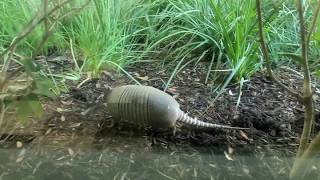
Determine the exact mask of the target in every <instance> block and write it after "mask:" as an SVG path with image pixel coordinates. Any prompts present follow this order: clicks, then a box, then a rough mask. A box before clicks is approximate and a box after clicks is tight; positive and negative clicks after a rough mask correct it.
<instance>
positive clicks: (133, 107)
mask: <svg viewBox="0 0 320 180" xmlns="http://www.w3.org/2000/svg"><path fill="white" fill-rule="evenodd" d="M106 103H107V107H108V110H109V112H110V114H111V115H112V116H113V117H115V118H119V119H126V120H130V121H132V122H134V123H137V124H138V125H142V126H153V127H159V128H168V127H174V126H175V123H176V121H177V119H178V117H179V115H180V112H181V110H180V108H179V104H178V102H176V100H175V99H174V98H173V97H171V96H170V95H168V94H167V93H165V92H163V91H161V90H159V89H156V88H154V87H150V86H142V85H125V86H119V87H116V88H114V89H112V90H111V92H110V93H109V94H108V95H107V97H106Z"/></svg>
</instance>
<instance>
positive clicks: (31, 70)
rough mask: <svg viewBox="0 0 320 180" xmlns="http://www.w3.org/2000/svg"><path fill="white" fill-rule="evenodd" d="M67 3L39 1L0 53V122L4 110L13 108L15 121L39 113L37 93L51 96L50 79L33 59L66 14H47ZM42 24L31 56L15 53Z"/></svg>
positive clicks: (51, 85)
mask: <svg viewBox="0 0 320 180" xmlns="http://www.w3.org/2000/svg"><path fill="white" fill-rule="evenodd" d="M69 2H71V0H65V1H62V2H60V3H56V2H54V1H49V0H44V1H42V3H41V7H40V8H39V9H38V11H37V12H36V13H35V14H34V15H33V16H32V18H31V20H30V21H29V22H28V23H27V24H26V25H25V27H24V28H23V29H22V30H21V31H20V32H19V33H18V34H17V35H16V36H15V37H14V38H13V40H12V41H11V42H10V43H9V45H8V47H7V48H4V49H3V52H2V53H1V54H0V60H1V61H0V66H1V71H0V106H1V113H0V114H1V116H0V117H1V119H0V122H3V118H4V115H5V111H7V110H14V111H15V112H16V114H17V119H18V120H24V119H26V118H28V117H29V116H30V115H34V116H36V117H39V116H41V114H42V107H41V104H40V101H39V96H47V97H54V94H53V92H52V91H51V89H53V88H54V86H53V84H52V82H51V81H50V79H49V78H47V77H46V76H43V75H41V73H39V72H40V69H39V66H37V65H36V64H35V62H34V61H33V60H34V58H35V57H36V56H37V55H38V53H39V52H40V50H41V49H42V47H43V46H44V45H45V42H46V41H47V40H48V39H49V36H50V35H51V34H52V32H53V31H54V26H55V25H56V24H57V23H58V22H59V20H60V19H61V18H63V17H65V16H66V14H61V16H58V17H55V20H54V21H50V17H51V16H52V15H53V14H54V13H57V12H58V11H59V10H61V9H62V7H63V6H65V5H66V4H68V3H69ZM77 10H78V9H77ZM73 11H74V9H70V10H69V13H70V12H73ZM41 24H43V29H44V31H43V33H42V34H41V36H40V37H41V39H40V40H39V42H38V43H37V44H36V45H35V48H34V49H33V50H32V53H31V56H20V55H18V54H17V53H16V51H17V49H18V48H19V46H20V45H22V46H23V45H24V40H25V39H26V38H27V37H28V36H29V35H31V34H32V33H33V32H34V31H35V30H36V29H37V28H38V27H39V26H40V25H41ZM12 67H15V69H14V70H13V69H12ZM21 82H24V83H21ZM0 125H1V124H0Z"/></svg>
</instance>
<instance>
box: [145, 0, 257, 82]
mask: <svg viewBox="0 0 320 180" xmlns="http://www.w3.org/2000/svg"><path fill="white" fill-rule="evenodd" d="M161 15H162V16H161ZM161 15H158V16H154V17H155V18H158V19H167V21H166V22H165V24H164V25H162V27H161V28H160V29H159V30H158V31H157V34H158V37H157V38H154V39H155V40H154V41H153V42H152V43H150V46H149V49H148V50H152V49H157V48H159V46H160V45H163V44H167V46H166V48H167V49H169V54H170V56H172V57H174V58H171V59H170V61H169V62H168V64H169V65H174V66H176V68H175V69H174V71H173V73H172V74H173V76H174V74H176V73H178V72H179V71H180V70H181V69H183V67H184V66H186V65H187V64H190V63H195V64H196V63H197V62H199V61H201V60H205V61H209V62H210V65H209V68H208V75H207V80H208V79H209V77H211V76H213V77H217V75H224V76H225V75H232V79H234V80H236V81H237V82H240V81H242V79H243V78H244V79H246V78H248V77H250V75H252V74H253V73H254V72H255V71H256V70H257V69H258V68H259V67H260V60H259V58H258V56H257V50H258V48H257V46H258V44H257V42H256V37H255V34H256V28H255V22H256V21H255V6H254V1H239V0H232V1H227V0H224V1H216V0H199V1H192V0H177V1H170V3H169V4H168V7H167V9H166V11H165V12H162V14H161ZM219 54H221V55H222V57H220V58H218V57H219ZM190 57H191V58H190ZM239 63H241V64H239ZM219 70H222V71H223V72H222V71H219ZM225 70H228V71H227V72H229V73H227V74H226V73H225V72H226V71H225ZM171 79H172V78H170V80H171ZM170 80H169V82H168V84H169V83H170Z"/></svg>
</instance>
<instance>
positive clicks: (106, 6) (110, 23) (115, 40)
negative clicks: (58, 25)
mask: <svg viewBox="0 0 320 180" xmlns="http://www.w3.org/2000/svg"><path fill="white" fill-rule="evenodd" d="M136 7H140V1H139V0H124V1H114V0H103V1H100V0H93V1H92V3H91V4H90V5H89V6H88V8H86V9H85V10H84V11H83V12H82V13H80V14H78V15H77V16H75V17H74V18H72V19H69V23H68V24H64V31H65V33H66V36H67V38H69V39H71V40H72V41H73V42H75V43H74V44H75V49H76V50H77V53H76V54H81V55H82V58H83V59H84V64H83V65H84V70H86V71H90V72H91V73H92V74H93V75H94V76H97V75H98V74H99V72H100V71H101V69H103V68H105V67H108V66H110V63H108V62H114V63H116V64H117V65H119V66H123V65H125V64H126V63H128V61H130V57H134V56H133V55H132V54H133V53H134V47H135V42H134V39H132V38H131V37H132V36H133V35H134V34H135V33H136V32H135V31H136V29H135V27H134V26H133V24H132V23H133V20H131V19H133V17H134V16H135V13H140V12H141V11H139V12H135V8H136ZM137 31H138V30H137Z"/></svg>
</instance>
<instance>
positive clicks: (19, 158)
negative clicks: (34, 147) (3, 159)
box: [16, 156, 24, 163]
mask: <svg viewBox="0 0 320 180" xmlns="http://www.w3.org/2000/svg"><path fill="white" fill-rule="evenodd" d="M23 159H24V156H19V157H18V158H17V159H16V163H19V162H21V161H23Z"/></svg>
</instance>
